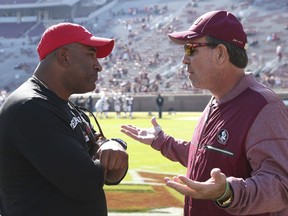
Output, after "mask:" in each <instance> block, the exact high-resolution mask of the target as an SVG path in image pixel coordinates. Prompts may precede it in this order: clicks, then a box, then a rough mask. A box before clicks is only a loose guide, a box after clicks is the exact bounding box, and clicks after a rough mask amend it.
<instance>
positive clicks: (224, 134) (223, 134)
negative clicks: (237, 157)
mask: <svg viewBox="0 0 288 216" xmlns="http://www.w3.org/2000/svg"><path fill="white" fill-rule="evenodd" d="M228 138H229V133H228V131H227V130H226V129H221V130H220V131H219V132H218V134H217V140H218V142H219V143H220V144H222V145H226V143H227V141H228Z"/></svg>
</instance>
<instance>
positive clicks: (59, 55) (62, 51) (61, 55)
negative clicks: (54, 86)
mask: <svg viewBox="0 0 288 216" xmlns="http://www.w3.org/2000/svg"><path fill="white" fill-rule="evenodd" d="M56 59H57V62H58V64H59V65H61V66H62V67H68V66H69V65H70V63H69V49H68V48H67V47H60V48H58V50H57V52H56Z"/></svg>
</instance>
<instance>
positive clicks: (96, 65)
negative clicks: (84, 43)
mask: <svg viewBox="0 0 288 216" xmlns="http://www.w3.org/2000/svg"><path fill="white" fill-rule="evenodd" d="M94 69H95V70H97V71H98V72H100V71H102V66H101V64H100V62H99V60H98V59H97V58H96V61H95V64H94Z"/></svg>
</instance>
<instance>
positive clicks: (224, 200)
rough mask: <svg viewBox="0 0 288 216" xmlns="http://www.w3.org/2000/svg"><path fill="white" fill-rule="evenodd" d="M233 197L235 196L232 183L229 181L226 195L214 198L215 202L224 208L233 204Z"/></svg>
mask: <svg viewBox="0 0 288 216" xmlns="http://www.w3.org/2000/svg"><path fill="white" fill-rule="evenodd" d="M233 198H234V192H233V189H232V188H231V185H230V183H229V182H228V181H227V188H226V191H225V193H224V196H223V195H222V197H221V198H219V199H216V200H214V202H215V203H216V204H217V205H218V206H220V207H222V208H227V207H229V206H230V205H231V203H232V201H233Z"/></svg>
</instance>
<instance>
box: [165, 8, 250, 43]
mask: <svg viewBox="0 0 288 216" xmlns="http://www.w3.org/2000/svg"><path fill="white" fill-rule="evenodd" d="M168 36H169V38H170V40H172V41H173V42H175V43H177V44H185V41H187V40H192V39H196V38H200V37H203V36H211V37H215V38H217V39H219V40H223V41H226V42H228V43H231V44H234V45H236V46H238V47H240V48H245V45H246V43H247V35H246V33H245V32H244V30H243V26H242V24H241V23H240V21H239V20H238V19H237V18H236V17H235V16H234V15H233V14H231V13H229V12H227V11H210V12H208V13H205V14H203V15H202V16H200V17H199V18H198V19H197V20H196V21H195V22H194V23H193V24H192V26H190V28H189V29H188V30H187V31H182V32H173V33H171V34H168Z"/></svg>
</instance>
